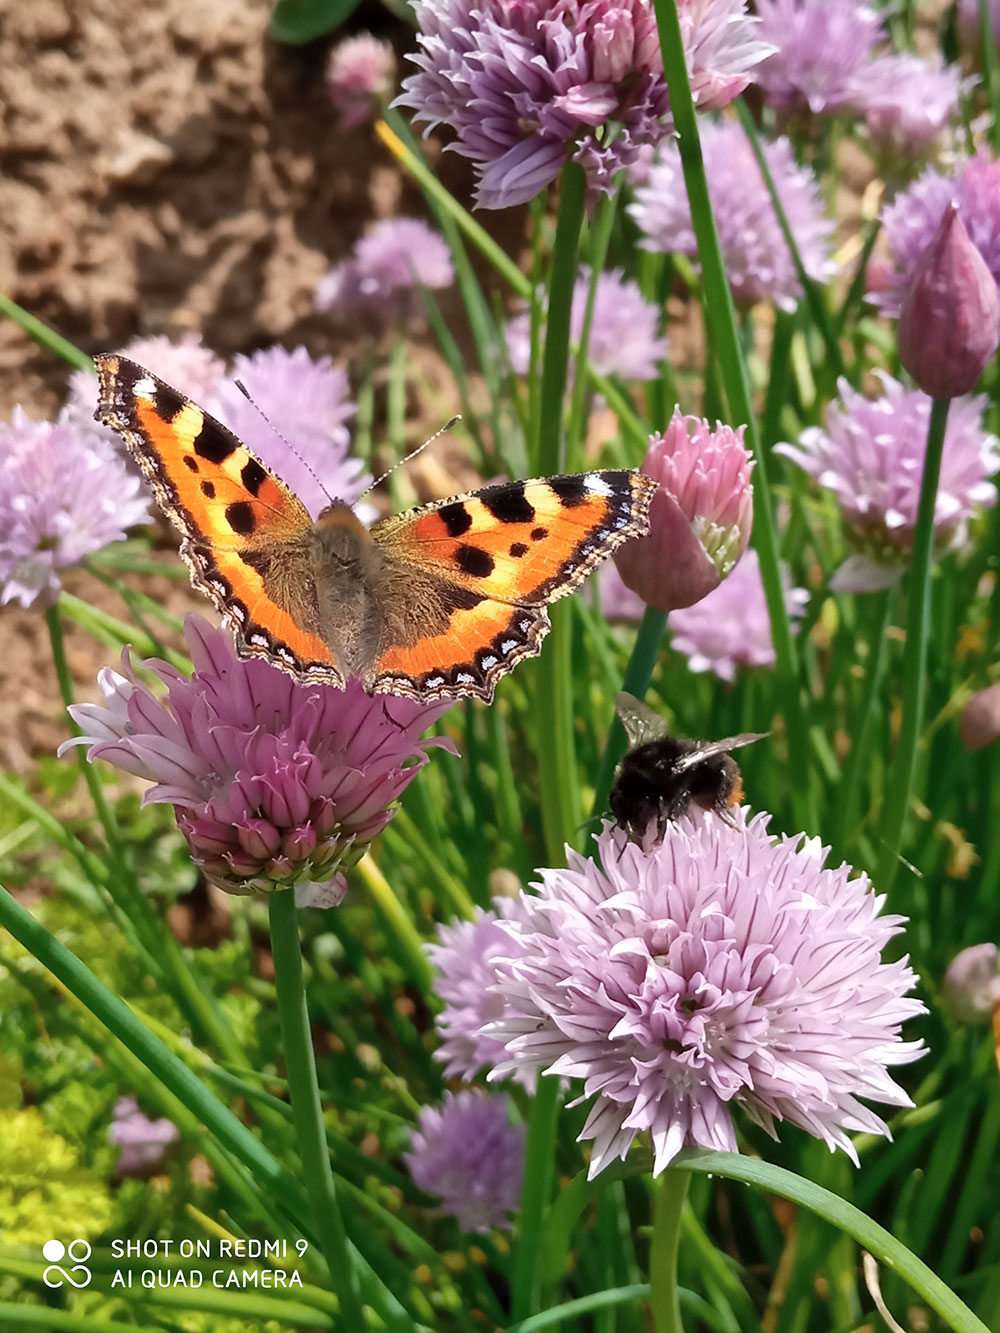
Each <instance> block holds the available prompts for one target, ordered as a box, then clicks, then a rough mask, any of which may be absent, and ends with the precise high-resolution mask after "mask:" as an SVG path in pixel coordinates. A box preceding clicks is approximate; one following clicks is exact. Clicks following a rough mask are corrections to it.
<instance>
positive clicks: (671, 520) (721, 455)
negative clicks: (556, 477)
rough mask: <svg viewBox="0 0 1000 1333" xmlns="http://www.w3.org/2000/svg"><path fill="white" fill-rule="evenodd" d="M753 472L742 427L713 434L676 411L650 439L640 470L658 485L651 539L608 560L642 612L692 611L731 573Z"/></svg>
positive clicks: (746, 519)
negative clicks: (639, 600) (641, 603)
mask: <svg viewBox="0 0 1000 1333" xmlns="http://www.w3.org/2000/svg"><path fill="white" fill-rule="evenodd" d="M752 468H753V461H752V459H751V458H750V455H749V454H748V453H747V450H746V447H745V445H744V443H743V427H742V426H741V427H740V428H739V430H733V428H732V427H731V426H724V425H723V424H722V423H721V422H716V426H715V430H713V429H712V427H711V426H710V425H709V423H708V422H707V421H705V420H703V419H701V418H699V417H686V416H685V415H684V414H683V412H681V410H680V408H679V407H677V408H675V409H674V415H673V417H672V418H671V420H670V424H669V426H668V427H667V429H666V431H665V432H664V434H662V435H653V436H651V437H650V441H649V448H648V449H647V450H646V457H645V460H644V461H643V464H642V470H643V472H644V473H645V474H646V476H647V477H652V478H654V480H656V481H658V482H659V483H660V485H659V490H657V492H656V494H655V495H654V496H653V503H652V505H651V506H650V510H649V536H648V537H646V538H645V539H644V540H643V541H633V542H626V543H625V545H624V546H623V547H621V549H620V550H618V551H616V552H615V557H614V563H615V565H616V566H617V567H618V572H619V574H621V576H622V578H623V579H624V580H625V583H626V584H627V586H628V587H629V588H631V589H632V590H633V591H634V592H636V593H638V594H639V596H640V597H641V598H642V599H643V601H644V602H645V603H646V605H647V606H652V607H655V608H656V609H657V610H659V611H672V610H674V609H675V608H676V607H681V606H691V605H692V603H694V602H698V601H700V600H701V598H702V597H705V596H706V595H707V594H708V593H710V592H711V591H712V589H713V588H715V587H717V586H718V585H719V583H720V582H721V580H722V579H724V578H725V577H726V575H727V574H729V572H730V570H732V568H733V567H734V565H735V564H736V562H737V561H738V560H739V559H740V557H741V556H742V554H743V552H744V551H745V550H746V548H747V543H748V542H749V540H750V528H751V526H752V524H753V487H752V486H751V484H750V472H751V470H752Z"/></svg>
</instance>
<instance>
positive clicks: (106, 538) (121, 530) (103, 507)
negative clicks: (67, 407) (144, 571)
mask: <svg viewBox="0 0 1000 1333" xmlns="http://www.w3.org/2000/svg"><path fill="white" fill-rule="evenodd" d="M148 521H149V501H148V499H147V497H146V494H145V491H144V489H143V487H142V485H141V483H140V481H139V478H138V476H136V475H135V474H134V473H131V472H129V471H128V470H127V468H126V467H125V464H124V463H123V462H122V459H121V456H120V455H119V454H118V452H117V451H116V449H115V448H114V446H113V445H112V444H111V443H110V442H109V441H107V440H104V439H101V438H100V437H98V436H96V435H90V434H83V433H81V432H80V431H78V430H77V429H76V428H75V427H74V426H73V425H71V424H70V423H69V422H68V421H67V420H66V419H65V417H64V416H63V415H60V417H59V420H58V421H32V420H31V418H30V417H28V416H26V415H25V414H24V412H23V411H22V410H21V408H20V407H15V408H14V412H13V416H12V419H11V420H10V421H9V422H3V423H0V603H4V602H11V601H16V602H20V604H21V605H22V606H32V605H33V604H35V603H36V602H37V603H39V605H41V606H43V607H45V606H51V605H52V604H53V602H54V601H55V600H56V597H57V596H58V595H59V588H60V580H59V573H60V571H61V570H63V569H68V568H69V567H70V566H72V565H76V564H79V562H80V561H81V560H83V559H84V558H85V557H86V556H88V555H92V554H93V552H94V551H99V550H100V549H101V547H102V546H106V545H107V544H108V543H109V542H117V541H121V539H122V538H123V537H124V536H125V534H126V532H127V530H128V529H129V528H132V527H135V526H136V525H137V524H140V523H146V522H148Z"/></svg>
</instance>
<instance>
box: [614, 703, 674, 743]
mask: <svg viewBox="0 0 1000 1333" xmlns="http://www.w3.org/2000/svg"><path fill="white" fill-rule="evenodd" d="M615 712H616V713H617V714H618V717H619V719H620V721H621V724H622V726H623V727H624V728H625V735H626V736H627V737H628V744H629V749H630V750H634V749H635V748H636V746H638V745H648V744H649V743H650V741H662V740H663V738H664V737H665V736H666V735H667V732H668V731H669V728H668V726H667V724H666V722H664V720H663V718H662V717H660V715H659V713H654V712H653V710H652V709H651V708H647V707H646V705H645V704H644V703H643V702H642V700H641V699H637V698H636V697H635V695H634V694H628V693H627V692H626V691H625V690H622V691H621V692H620V693H619V694H618V695H617V696H616V697H615Z"/></svg>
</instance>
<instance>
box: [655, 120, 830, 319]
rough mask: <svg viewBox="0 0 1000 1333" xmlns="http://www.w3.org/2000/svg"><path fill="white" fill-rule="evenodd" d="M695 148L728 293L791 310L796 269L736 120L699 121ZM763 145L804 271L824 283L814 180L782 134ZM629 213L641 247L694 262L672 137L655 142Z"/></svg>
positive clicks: (825, 262) (826, 258) (822, 219)
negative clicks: (655, 150) (705, 180)
mask: <svg viewBox="0 0 1000 1333" xmlns="http://www.w3.org/2000/svg"><path fill="white" fill-rule="evenodd" d="M701 147H702V152H703V154H704V158H705V172H706V175H707V177H708V192H709V196H710V198H711V201H712V208H713V211H714V213H715V218H716V223H717V225H718V229H719V240H720V242H721V245H722V254H723V258H724V260H725V263H726V273H727V274H728V276H729V283H730V286H731V287H732V291H733V299H734V300H735V301H736V303H737V304H738V305H741V306H744V307H748V306H752V305H754V304H756V302H758V301H765V300H772V301H774V302H775V304H777V305H778V306H780V307H781V308H782V309H783V310H793V309H794V308H795V304H796V302H797V301H798V299H799V297H800V296H801V295H802V291H801V287H800V285H799V280H798V275H797V274H796V272H795V266H794V264H793V262H792V256H791V253H790V252H789V249H788V246H787V245H786V244H785V238H784V236H783V235H782V233H781V228H780V226H779V224H778V219H777V216H776V214H775V211H774V207H773V205H772V203H771V196H770V194H769V193H768V190H767V186H766V185H765V183H764V178H763V176H762V175H761V172H760V168H759V167H758V165H757V159H756V158H755V157H754V155H753V149H752V148H751V147H750V144H749V142H748V140H747V137H746V134H745V133H744V131H743V128H742V126H740V125H739V124H737V123H736V122H735V121H734V122H729V121H726V122H719V123H706V124H705V125H703V126H702V130H701ZM763 147H764V156H765V157H766V158H767V164H768V168H769V170H770V172H771V175H772V177H773V179H774V183H775V186H776V187H777V190H778V195H779V197H780V199H781V202H782V206H783V208H784V210H785V216H786V217H787V218H788V223H789V226H790V227H791V229H792V235H793V236H794V238H795V244H796V246H797V248H798V251H799V255H800V257H801V259H802V263H803V265H804V266H805V270H806V272H807V273H808V274H809V276H810V277H812V278H815V279H816V280H817V281H819V282H825V281H826V279H827V278H829V277H831V276H832V275H833V274H834V273H835V272H836V265H835V264H834V263H833V260H832V258H831V250H832V245H833V223H832V222H831V221H830V219H829V218H827V217H826V216H825V215H824V213H823V200H822V194H821V191H820V186H819V182H818V180H817V179H816V177H815V175H814V174H813V172H812V171H811V170H810V169H809V168H808V167H802V166H799V165H798V163H797V162H796V161H795V156H794V154H793V152H792V146H791V144H790V143H789V141H788V140H787V139H784V138H779V139H775V140H774V141H773V142H769V143H764V145H763ZM629 212H630V213H631V214H632V216H633V218H634V219H635V222H636V225H637V226H638V228H639V230H640V232H641V233H642V239H641V241H640V245H641V246H642V247H643V248H644V249H646V250H655V251H658V252H662V253H670V252H677V253H681V254H685V255H688V256H690V258H691V259H693V260H697V257H698V245H697V240H696V238H695V233H694V227H693V224H692V221H691V210H690V206H689V204H688V200H687V192H686V190H685V188H684V176H683V172H682V170H681V159H680V151H679V149H678V148H677V145H676V143H675V142H673V141H671V142H669V143H666V144H664V145H663V146H662V147H661V148H660V150H659V152H658V154H657V156H656V159H655V160H654V162H653V164H652V165H651V166H650V168H649V172H648V175H647V177H646V179H645V182H644V183H643V184H642V185H640V186H639V187H638V189H637V190H636V192H635V203H634V204H632V205H631V207H630V208H629Z"/></svg>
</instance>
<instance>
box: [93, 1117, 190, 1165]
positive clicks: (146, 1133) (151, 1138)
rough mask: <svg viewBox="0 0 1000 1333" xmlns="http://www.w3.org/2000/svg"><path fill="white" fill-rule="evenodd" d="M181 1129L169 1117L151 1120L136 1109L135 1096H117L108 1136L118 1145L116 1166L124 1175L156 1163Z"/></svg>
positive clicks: (174, 1141)
mask: <svg viewBox="0 0 1000 1333" xmlns="http://www.w3.org/2000/svg"><path fill="white" fill-rule="evenodd" d="M179 1137H180V1132H179V1130H178V1128H177V1126H176V1125H175V1124H173V1123H172V1122H171V1121H169V1120H167V1119H165V1118H163V1117H160V1118H159V1119H157V1120H151V1119H150V1118H149V1116H146V1115H143V1113H142V1112H141V1111H140V1110H139V1103H138V1102H137V1101H136V1099H135V1098H134V1097H119V1098H118V1100H117V1101H116V1102H115V1109H114V1111H113V1113H112V1120H111V1124H110V1125H109V1126H108V1139H109V1140H110V1141H111V1142H112V1143H114V1144H117V1145H118V1147H120V1148H121V1155H120V1156H119V1158H118V1170H119V1172H120V1173H121V1174H122V1175H123V1176H128V1175H135V1174H137V1173H138V1172H142V1171H148V1170H149V1169H150V1167H153V1166H157V1165H158V1164H159V1163H160V1161H161V1160H162V1158H163V1154H164V1152H165V1151H166V1149H167V1148H168V1147H169V1145H170V1144H171V1143H176V1142H177V1140H178V1138H179Z"/></svg>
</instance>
